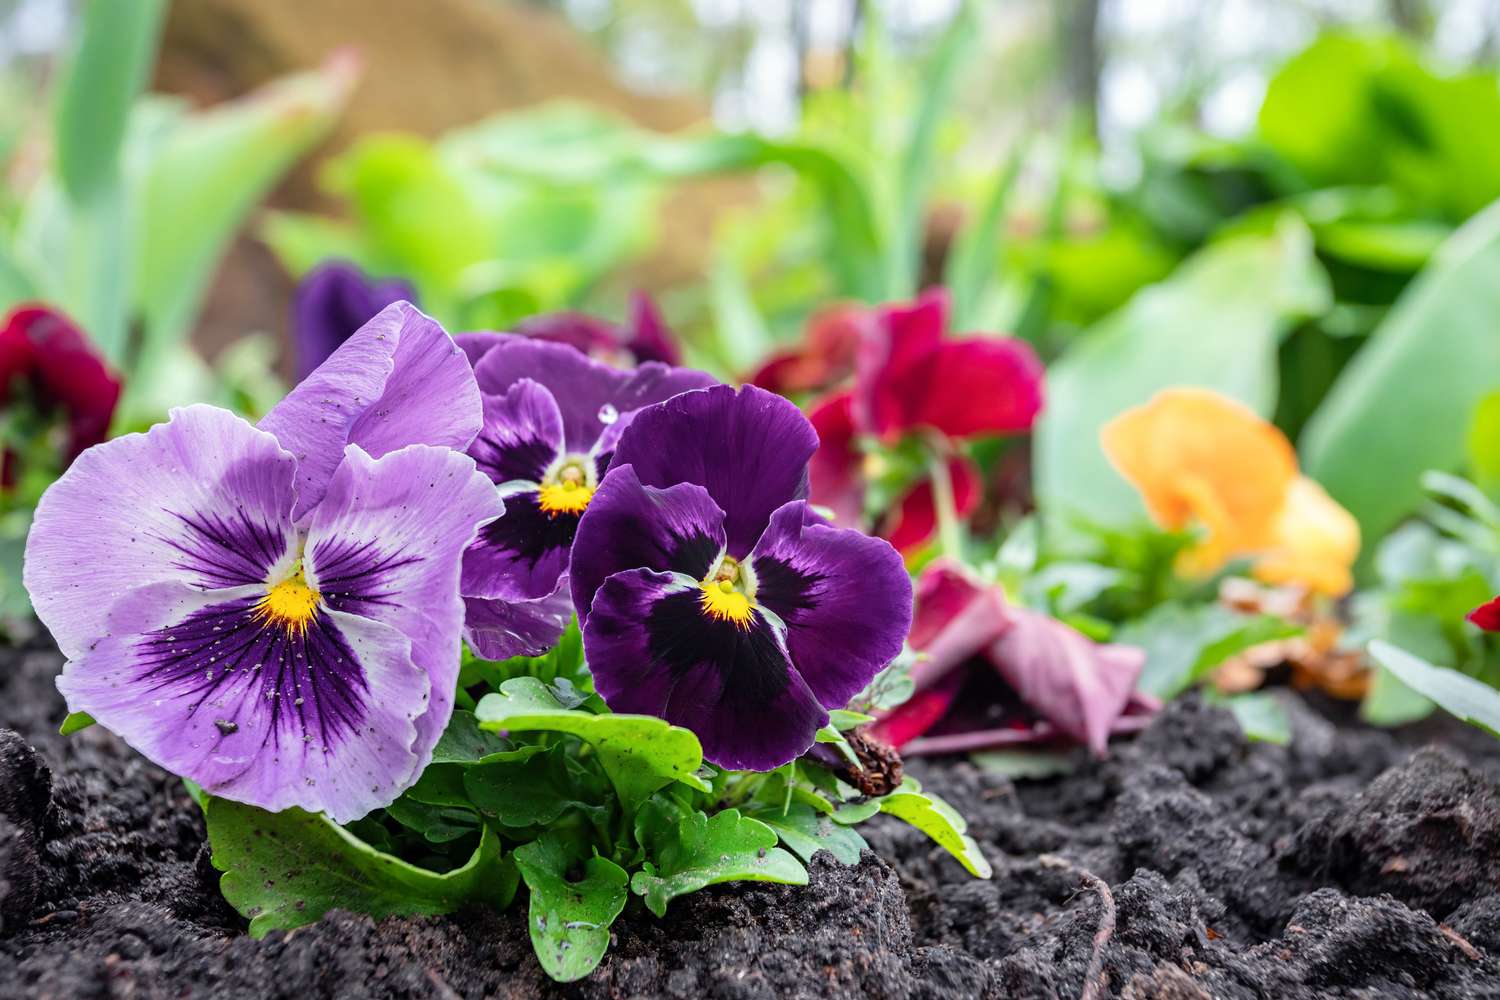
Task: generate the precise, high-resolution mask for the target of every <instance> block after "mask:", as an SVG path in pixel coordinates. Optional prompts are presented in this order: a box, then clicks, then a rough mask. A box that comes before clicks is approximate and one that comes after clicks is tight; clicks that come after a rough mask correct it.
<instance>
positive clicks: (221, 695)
mask: <svg viewBox="0 0 1500 1000" xmlns="http://www.w3.org/2000/svg"><path fill="white" fill-rule="evenodd" d="M477 340H479V338H475V337H473V336H468V337H463V338H461V339H460V344H459V345H455V344H454V343H453V342H452V341H450V340H449V339H448V338H447V337H446V335H444V334H443V332H442V331H441V330H440V329H439V328H438V327H437V326H436V324H433V323H432V322H431V321H429V320H427V319H426V318H425V317H423V316H422V315H421V314H420V313H418V312H417V311H416V310H414V309H412V308H411V307H410V306H408V305H405V304H401V305H397V306H392V307H391V308H389V309H387V310H386V311H385V312H383V313H381V314H380V315H379V316H378V317H376V319H375V320H373V321H372V322H371V323H370V324H368V325H367V326H366V327H365V328H363V329H362V330H360V331H359V332H358V333H357V334H355V335H354V336H353V337H352V338H350V340H349V341H347V342H346V343H345V344H344V345H343V346H342V347H340V348H339V349H338V351H336V352H335V353H334V354H333V356H332V357H330V358H329V360H328V361H327V362H326V363H325V364H324V365H323V366H322V367H320V368H319V369H318V370H317V371H315V372H314V373H313V374H312V375H311V376H310V377H309V378H308V379H307V380H306V381H304V383H303V384H302V385H300V386H299V387H298V388H297V389H296V390H294V391H293V393H292V394H291V395H290V396H288V397H287V399H286V400H285V401H284V402H283V403H282V404H281V405H280V406H278V407H277V408H276V409H275V410H273V411H272V413H271V414H270V415H268V416H267V418H266V419H265V420H264V421H262V423H261V425H260V426H259V427H252V426H250V425H249V424H246V423H244V422H242V421H240V420H239V419H238V418H236V417H234V416H233V415H231V414H229V413H226V412H223V411H218V410H214V409H212V408H208V407H190V408H188V409H185V410H180V411H176V412H175V413H174V414H173V416H172V419H171V421H170V422H168V423H167V424H165V425H162V426H159V427H157V428H154V429H153V430H152V431H150V432H149V433H147V434H143V435H132V436H129V437H125V438H121V439H118V440H116V441H114V442H110V443H109V444H106V445H102V446H100V447H98V448H95V449H92V450H90V451H89V452H87V453H85V454H84V456H83V457H82V458H81V459H80V460H79V461H78V462H77V463H76V464H75V465H74V467H73V469H72V470H71V471H70V472H69V473H68V474H67V475H66V476H65V477H64V478H63V479H62V480H60V481H59V482H58V484H57V485H56V487H54V489H53V490H52V491H51V492H50V493H49V494H48V496H47V498H46V499H45V500H44V501H43V504H42V506H41V509H40V511H39V514H38V520H37V529H36V532H35V533H34V535H33V538H32V541H31V548H30V551H29V553H28V555H29V560H28V583H29V584H30V586H31V588H32V592H33V595H34V596H35V598H36V600H37V607H38V609H39V613H40V614H41V616H42V618H43V620H44V621H45V622H46V623H47V624H48V625H49V627H51V628H52V629H53V632H54V635H56V637H57V639H58V642H59V645H60V646H61V647H62V649H63V651H64V653H66V654H67V656H68V657H69V664H68V666H67V668H66V669H65V671H64V674H63V676H62V677H61V678H60V679H59V686H60V687H61V688H62V689H63V691H64V693H65V694H66V696H67V698H68V700H69V705H70V707H71V708H72V709H74V710H75V711H76V712H87V713H89V714H90V715H92V716H93V717H94V718H95V719H97V720H98V721H99V722H100V723H101V724H103V725H105V726H107V727H108V728H110V729H112V730H113V731H115V732H116V733H118V734H119V735H121V736H122V737H124V738H125V739H126V740H127V741H129V742H130V743H131V744H132V745H134V746H135V747H137V748H138V749H140V750H141V751H142V752H143V753H145V754H146V755H147V756H149V757H151V759H153V760H154V761H156V762H157V763H159V764H161V765H162V766H164V767H166V768H168V769H170V770H173V771H175V772H176V773H178V774H179V775H182V776H183V777H184V778H187V779H189V780H190V785H189V787H190V789H192V790H193V791H194V793H195V795H196V796H197V798H198V800H199V802H200V804H201V805H202V806H203V807H204V810H205V814H206V817H207V824H208V832H209V838H210V842H211V846H212V850H213V861H214V864H215V865H216V866H217V867H218V868H219V869H220V870H221V871H223V873H224V875H223V879H222V882H221V886H222V890H223V892H224V895H225V897H226V899H228V901H229V902H230V903H231V904H232V905H234V906H235V907H236V908H237V909H238V910H239V911H240V912H241V913H243V914H244V915H245V916H246V917H247V918H249V919H250V931H251V933H252V934H257V935H258V934H263V933H265V932H267V931H269V930H272V929H275V928H290V927H296V926H299V925H301V924H305V923H309V922H311V921H314V920H316V919H318V918H319V917H320V916H321V915H322V914H323V913H325V912H327V911H328V910H329V909H332V908H334V907H340V908H344V909H349V910H355V911H359V912H364V913H368V914H370V915H372V916H374V917H377V918H379V917H384V916H389V915H397V914H401V915H417V914H438V913H448V912H453V911H456V910H458V909H460V908H463V907H468V906H491V907H503V906H506V905H508V904H509V903H510V902H511V901H512V900H513V899H514V898H515V897H517V896H518V895H519V894H520V892H521V888H522V887H523V886H524V888H525V899H526V904H525V905H526V906H527V908H528V915H527V919H526V926H527V930H528V933H529V935H530V937H531V940H532V943H533V945H534V947H535V950H536V954H537V958H538V960H539V962H540V963H541V965H542V967H543V968H544V969H545V970H546V971H547V973H548V974H549V975H551V976H553V977H554V978H556V979H559V980H573V979H578V978H580V977H582V976H585V975H587V974H588V973H589V972H590V971H591V970H592V969H593V968H594V967H595V966H596V965H597V964H598V963H599V962H600V961H601V960H602V959H603V957H604V953H605V951H606V949H607V947H608V943H609V938H610V931H609V928H610V925H611V923H612V922H613V921H614V920H615V919H616V918H617V917H618V916H619V915H620V914H621V913H622V912H623V911H624V910H625V908H626V906H627V905H628V904H629V903H630V902H631V900H632V899H635V900H639V902H640V904H641V905H642V907H643V909H644V910H646V911H649V912H650V913H652V914H655V915H658V916H660V915H662V914H664V913H665V912H666V909H667V907H668V906H669V905H670V904H671V901H672V900H673V899H675V898H677V897H679V896H682V895H684V894H687V893H691V892H694V891H697V890H698V889H702V888H704V887H706V886H710V885H714V884H719V883H723V882H730V881H744V880H751V881H767V882H779V883H784V884H805V883H806V882H807V880H808V872H807V868H806V867H805V864H806V863H807V862H808V861H809V860H810V859H811V858H812V856H813V855H814V854H815V853H818V852H820V851H827V852H829V853H830V854H831V855H832V856H833V857H834V858H835V859H837V860H839V861H841V862H844V863H849V864H852V863H855V862H856V861H857V860H858V858H859V855H860V852H861V851H862V850H863V849H864V847H865V842H864V840H863V839H862V838H861V837H860V835H859V834H858V833H857V832H856V831H855V830H854V828H853V827H854V825H855V824H857V823H859V822H862V821H863V820H866V819H869V818H870V817H872V816H874V815H876V814H879V813H884V814H887V815H890V816H892V817H894V818H896V819H900V820H903V821H905V822H908V823H911V824H912V825H914V826H916V827H918V828H919V829H921V830H922V831H923V832H925V833H927V834H928V835H929V836H931V837H932V838H933V839H934V840H935V841H936V842H937V843H938V844H940V845H941V846H943V847H945V848H946V849H948V850H949V851H951V852H952V853H953V854H954V855H955V856H957V858H958V859H959V861H960V862H961V863H962V864H963V865H964V866H965V867H966V868H968V869H969V870H970V871H971V872H973V873H974V874H975V875H977V876H980V877H989V874H990V867H989V863H988V862H987V860H986V859H985V857H984V855H983V854H982V853H981V851H980V849H979V847H978V845H977V844H976V843H975V842H974V840H973V839H971V838H970V837H969V836H968V835H967V833H966V832H965V829H964V822H963V820H962V818H961V817H959V816H958V814H957V813H955V812H954V811H953V810H952V809H951V808H949V807H948V806H947V805H945V804H944V803H943V802H942V801H941V800H939V799H937V798H935V797H933V796H931V795H929V794H927V793H925V792H923V791H922V789H921V788H920V786H919V785H918V784H917V783H916V782H915V781H913V780H912V779H910V778H905V777H903V776H902V774H901V767H900V762H899V759H898V758H896V757H895V755H894V753H893V752H891V751H890V750H889V749H888V748H884V747H882V746H881V745H879V744H878V743H875V742H873V741H872V740H870V739H869V738H867V737H866V736H865V735H864V733H863V728H862V727H864V726H865V725H866V724H867V723H869V722H870V721H872V719H873V715H871V714H868V713H871V712H874V711H877V710H881V709H887V708H889V707H891V705H892V704H893V703H894V701H898V700H899V699H900V697H901V696H904V695H898V696H897V697H895V698H894V699H893V697H892V692H901V691H903V690H906V691H909V689H910V686H909V685H904V684H903V681H902V679H901V676H900V675H901V671H903V670H904V668H905V664H906V660H905V659H902V658H900V657H899V655H898V654H900V653H901V652H902V650H903V643H904V640H905V637H906V633H907V629H908V626H909V624H910V619H911V584H910V581H909V578H908V577H907V575H906V573H905V571H904V569H903V568H902V564H901V561H900V559H899V557H898V556H897V555H896V553H895V552H894V550H892V549H891V547H890V545H889V544H888V543H886V542H884V541H880V540H878V539H872V538H869V537H867V536H864V535H862V534H859V533H858V532H856V531H853V530H851V529H844V528H836V527H833V526H832V525H829V524H828V523H826V522H825V521H824V520H823V518H821V517H820V516H819V515H818V514H817V513H816V512H814V511H813V510H812V509H811V508H809V507H808V505H807V501H806V499H805V496H806V490H807V462H808V459H809V457H810V456H811V454H812V452H813V450H814V449H815V448H816V446H817V439H816V436H815V435H814V433H813V431H812V429H811V427H810V425H809V424H808V422H807V420H806V419H805V418H804V417H803V416H802V415H801V413H800V412H799V411H798V410H797V408H796V407H795V406H793V405H792V404H790V403H788V402H786V401H785V400H782V399H780V398H779V397H776V396H773V395H771V394H770V393H767V392H764V391H763V390H760V389H756V388H753V387H751V388H745V389H741V390H738V391H736V390H734V389H731V388H729V387H726V386H711V387H708V388H698V386H700V385H702V384H703V383H704V382H705V381H707V379H706V377H705V376H701V375H698V374H697V373H691V372H684V371H681V370H678V369H670V368H666V367H664V366H660V365H645V366H642V367H641V368H638V369H636V370H634V371H619V370H614V369H607V368H605V367H604V366H601V365H598V364H597V363H596V362H593V361H591V360H589V359H588V358H586V357H585V356H584V355H583V354H581V353H578V352H574V351H573V349H572V348H569V347H566V346H563V345H555V344H546V343H539V342H536V341H528V340H515V339H512V338H507V337H500V336H492V337H485V338H483V339H482V341H480V342H476V341H477ZM465 351H467V352H468V353H469V356H470V357H472V358H475V359H477V362H478V363H477V365H474V367H473V368H472V369H471V366H470V361H469V360H468V359H466V357H465V353H464V352H465ZM566 352H572V353H566ZM683 389H686V390H687V391H681V390H683ZM674 393H675V394H674ZM653 397H654V398H656V399H659V400H661V401H660V402H654V403H653V402H650V400H651V399H652V398H653ZM645 404H649V405H645ZM606 408H609V409H606ZM611 410H612V411H613V412H611ZM601 413H603V414H604V416H605V417H606V419H601ZM518 512H519V513H518ZM553 515H557V516H558V517H564V516H565V517H568V518H570V520H569V521H567V522H564V523H563V524H562V525H559V523H558V522H557V521H555V520H553ZM497 525H498V526H500V527H498V528H497V527H496V526H497ZM564 527H565V528H566V530H562V529H563V528H564ZM559 539H560V540H559ZM122 556H123V557H122ZM533 557H534V558H533ZM476 581H477V582H476ZM475 590H478V591H479V592H480V596H478V597H475V596H473V594H472V592H473V591H475ZM461 592H467V593H469V594H470V596H469V597H468V598H466V599H465V598H462V597H461ZM559 592H560V593H561V594H562V598H563V600H565V601H567V602H568V604H569V605H571V606H572V607H573V608H576V610H577V618H578V619H579V620H580V621H581V622H582V627H581V630H580V627H579V626H578V625H577V624H575V623H573V622H572V621H571V620H570V619H571V614H568V615H565V616H563V617H562V619H561V621H562V623H561V624H559V625H557V626H556V631H555V632H554V633H552V634H551V636H550V637H549V638H546V639H543V640H539V639H537V637H536V636H537V633H536V632H535V631H533V632H532V634H531V635H530V636H529V637H524V638H522V637H521V636H520V632H519V628H520V626H523V625H524V624H525V622H526V621H527V620H528V619H530V620H531V621H532V622H536V621H540V620H542V618H543V615H545V614H550V613H551V612H550V611H542V612H539V611H538V607H539V606H545V605H546V603H547V602H548V601H549V600H551V601H554V602H555V601H556V599H557V597H556V595H557V594H558V593H559ZM479 602H483V603H485V604H489V605H493V610H491V611H489V612H487V615H488V617H483V618H481V619H480V621H481V622H483V623H485V624H483V625H476V622H475V617H476V616H475V606H476V603H479ZM466 605H467V608H466ZM466 611H467V618H468V621H467V628H466V632H465V634H466V635H467V636H468V637H469V639H470V641H471V645H472V646H473V647H474V649H473V651H471V652H467V653H464V654H463V655H462V656H460V642H459V637H460V627H461V623H462V622H463V621H464V618H465V613H466ZM502 616H509V618H508V619H504V620H507V621H509V622H511V623H512V624H513V625H515V626H516V627H517V632H516V634H515V635H511V636H510V637H508V638H506V637H504V636H500V635H498V634H487V633H486V628H490V629H492V630H493V631H495V632H497V633H498V632H499V631H502V630H503V627H502V626H498V625H494V624H493V623H494V622H496V621H499V620H501V619H502ZM492 642H493V645H491V643H492ZM496 646H498V647H499V648H501V649H505V648H506V647H510V648H516V647H519V648H521V649H523V650H525V651H526V652H528V653H530V652H535V653H537V655H519V656H511V657H510V658H508V659H500V658H494V657H490V658H486V657H485V655H484V648H495V647H496ZM892 661H896V662H895V663H894V665H893V663H892Z"/></svg>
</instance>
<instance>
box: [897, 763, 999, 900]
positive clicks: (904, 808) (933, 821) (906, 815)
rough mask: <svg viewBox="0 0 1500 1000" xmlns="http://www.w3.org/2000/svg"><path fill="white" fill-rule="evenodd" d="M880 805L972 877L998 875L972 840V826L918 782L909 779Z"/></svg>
mask: <svg viewBox="0 0 1500 1000" xmlns="http://www.w3.org/2000/svg"><path fill="white" fill-rule="evenodd" d="M879 802H880V811H881V812H883V813H887V814H889V815H891V816H894V817H896V818H897V819H899V820H901V821H902V822H903V823H909V824H911V825H912V826H914V827H916V828H917V829H918V830H921V831H922V832H923V833H925V834H927V836H929V837H931V838H932V839H933V841H935V842H936V843H937V845H938V846H939V847H941V848H943V849H944V850H945V851H947V852H948V853H949V854H951V855H953V856H954V857H955V858H957V859H958V860H959V863H960V864H962V865H963V866H964V867H965V868H967V869H968V870H969V873H970V874H971V875H974V876H976V877H978V878H989V877H990V876H991V875H993V874H994V873H995V872H994V869H993V868H992V867H990V862H989V859H988V858H986V857H985V856H984V853H983V852H982V851H981V850H980V849H979V845H978V844H977V843H975V841H974V838H973V837H970V836H969V834H968V832H967V831H968V829H969V824H968V823H967V822H966V821H965V820H964V818H963V817H962V816H960V815H959V814H958V812H957V811H956V810H955V809H954V808H953V807H952V806H950V805H949V804H948V803H946V802H944V801H943V800H942V799H940V798H938V797H937V796H936V795H929V794H927V793H926V792H923V791H922V786H921V785H920V784H919V783H918V782H917V780H916V779H915V778H910V777H908V778H906V779H905V780H904V781H902V782H901V787H900V788H897V789H896V790H895V791H894V792H892V793H891V794H889V795H887V796H885V797H884V798H882V799H880V800H879Z"/></svg>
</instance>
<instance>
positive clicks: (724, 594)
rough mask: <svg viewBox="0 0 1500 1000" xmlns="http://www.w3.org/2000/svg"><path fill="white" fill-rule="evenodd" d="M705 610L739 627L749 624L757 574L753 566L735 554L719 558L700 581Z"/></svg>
mask: <svg viewBox="0 0 1500 1000" xmlns="http://www.w3.org/2000/svg"><path fill="white" fill-rule="evenodd" d="M699 589H701V590H702V591H703V597H702V599H701V601H700V603H701V605H702V608H703V613H704V614H706V615H708V616H709V617H710V618H716V619H718V620H719V621H725V622H733V623H734V624H736V625H738V626H739V627H740V628H746V629H747V628H749V627H750V612H751V610H752V609H753V608H754V607H755V602H754V600H753V598H754V596H755V582H754V577H753V575H752V574H751V573H750V567H748V566H741V565H740V563H739V562H738V561H737V560H736V559H735V558H734V557H733V556H725V557H724V558H723V559H721V560H720V562H719V565H718V568H717V569H715V570H714V572H712V573H709V575H708V576H707V577H705V578H704V580H703V582H702V583H700V584H699Z"/></svg>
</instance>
